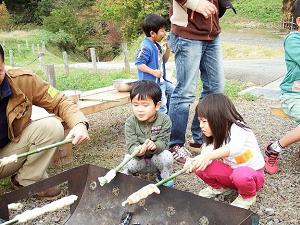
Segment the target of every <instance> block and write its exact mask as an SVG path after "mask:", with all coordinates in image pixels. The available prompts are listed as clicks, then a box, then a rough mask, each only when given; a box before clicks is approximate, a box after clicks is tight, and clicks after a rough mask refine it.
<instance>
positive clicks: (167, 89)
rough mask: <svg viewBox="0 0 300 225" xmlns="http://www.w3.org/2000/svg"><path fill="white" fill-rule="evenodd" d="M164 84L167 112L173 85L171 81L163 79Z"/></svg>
mask: <svg viewBox="0 0 300 225" xmlns="http://www.w3.org/2000/svg"><path fill="white" fill-rule="evenodd" d="M164 82H165V85H166V97H167V111H168V112H169V106H170V99H171V96H172V94H173V92H174V89H175V85H174V84H172V83H171V82H168V81H164Z"/></svg>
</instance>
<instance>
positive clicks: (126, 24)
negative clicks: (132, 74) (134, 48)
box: [98, 0, 169, 41]
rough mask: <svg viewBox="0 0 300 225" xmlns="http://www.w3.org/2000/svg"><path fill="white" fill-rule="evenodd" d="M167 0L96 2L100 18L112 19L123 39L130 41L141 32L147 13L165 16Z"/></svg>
mask: <svg viewBox="0 0 300 225" xmlns="http://www.w3.org/2000/svg"><path fill="white" fill-rule="evenodd" d="M168 6H169V1H164V0H152V1H149V0H102V1H101V2H100V3H99V4H98V8H99V10H100V11H101V15H100V18H101V19H102V20H109V21H113V22H114V23H115V24H116V26H117V27H118V28H119V31H120V34H121V36H122V38H123V40H127V41H131V40H133V39H134V38H135V37H136V36H138V35H139V34H140V33H141V28H140V25H141V23H142V21H143V19H144V17H145V15H147V14H149V13H157V14H159V15H163V16H167V12H168Z"/></svg>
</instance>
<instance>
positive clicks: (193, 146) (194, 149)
mask: <svg viewBox="0 0 300 225" xmlns="http://www.w3.org/2000/svg"><path fill="white" fill-rule="evenodd" d="M201 147H202V144H200V143H197V142H194V141H193V140H191V141H189V150H190V151H191V152H194V153H199V152H200V151H201Z"/></svg>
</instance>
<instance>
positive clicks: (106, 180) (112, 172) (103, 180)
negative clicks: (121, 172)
mask: <svg viewBox="0 0 300 225" xmlns="http://www.w3.org/2000/svg"><path fill="white" fill-rule="evenodd" d="M116 175H117V171H116V170H114V169H113V170H110V171H108V172H107V174H106V175H105V176H104V177H98V180H99V183H100V185H101V186H103V185H104V184H107V183H109V182H111V181H112V179H114V178H115V176H116Z"/></svg>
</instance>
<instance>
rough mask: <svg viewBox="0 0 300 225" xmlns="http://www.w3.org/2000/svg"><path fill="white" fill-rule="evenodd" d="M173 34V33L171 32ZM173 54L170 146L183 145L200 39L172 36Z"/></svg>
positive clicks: (195, 75)
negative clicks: (173, 87) (173, 70)
mask: <svg viewBox="0 0 300 225" xmlns="http://www.w3.org/2000/svg"><path fill="white" fill-rule="evenodd" d="M171 35H174V34H171ZM172 40H173V41H172V45H171V47H172V52H173V53H174V54H175V64H176V77H177V85H176V87H175V89H174V92H173V94H172V96H171V100H170V111H169V116H170V118H171V121H172V128H171V139H170V146H171V147H172V146H174V145H181V146H182V145H184V143H185V132H186V127H187V122H188V116H189V110H190V105H191V104H192V103H193V102H194V100H195V93H196V85H197V82H198V78H199V77H198V74H199V66H200V59H201V54H202V41H194V40H188V39H184V38H181V37H178V36H174V37H173V38H172Z"/></svg>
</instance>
